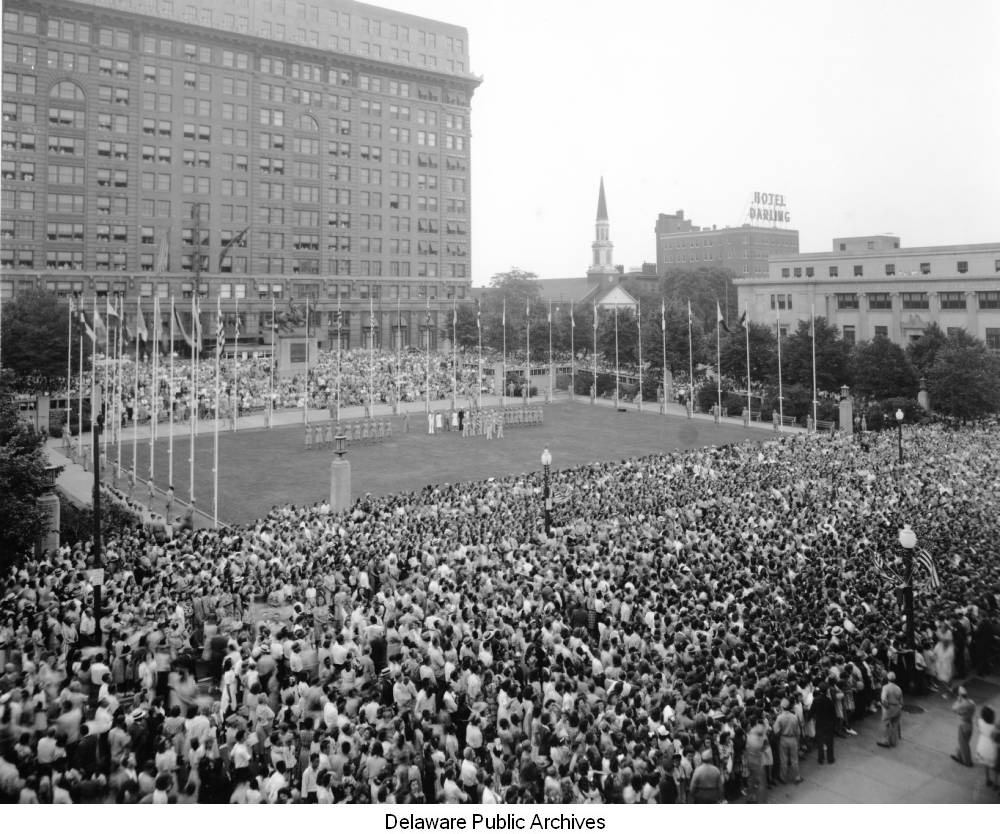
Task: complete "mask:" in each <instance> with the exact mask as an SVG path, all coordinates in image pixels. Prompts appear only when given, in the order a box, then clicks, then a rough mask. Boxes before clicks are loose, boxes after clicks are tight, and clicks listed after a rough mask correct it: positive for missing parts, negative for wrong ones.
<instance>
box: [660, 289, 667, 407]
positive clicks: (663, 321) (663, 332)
mask: <svg viewBox="0 0 1000 834" xmlns="http://www.w3.org/2000/svg"><path fill="white" fill-rule="evenodd" d="M660 337H661V339H662V341H663V370H662V371H661V373H660V379H661V380H662V383H661V385H662V388H663V400H662V401H661V402H660V414H666V413H667V303H666V301H665V300H664V299H662V298H661V299H660Z"/></svg>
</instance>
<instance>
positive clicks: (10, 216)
mask: <svg viewBox="0 0 1000 834" xmlns="http://www.w3.org/2000/svg"><path fill="white" fill-rule="evenodd" d="M479 83H480V79H479V78H477V77H476V76H475V75H473V74H472V73H471V72H470V70H469V41H468V33H467V31H466V29H464V28H463V27H460V26H455V25H451V24H448V23H442V22H439V21H435V20H428V19H425V18H421V17H415V16H412V15H407V14H402V13H399V12H395V11H390V10H387V9H382V8H378V7H376V6H371V5H366V4H363V3H355V2H349V1H348V0H302V1H300V0H231V2H226V3H222V2H217V0H78V1H77V2H69V0H6V2H5V3H4V8H3V147H2V153H3V174H2V176H3V179H2V182H0V185H2V195H3V215H2V231H0V235H2V241H0V243H2V252H0V291H2V293H3V295H4V297H5V298H10V297H12V296H14V295H16V294H17V293H19V292H22V291H24V290H26V289H28V288H31V287H44V288H49V289H51V290H54V291H56V292H58V293H60V294H61V295H63V296H69V295H71V294H73V293H78V294H80V295H81V296H82V297H83V298H84V299H85V300H89V299H90V298H92V297H93V296H95V295H96V296H97V297H99V298H102V299H103V297H104V296H106V295H109V294H110V295H112V296H113V295H116V294H121V295H123V296H124V299H125V309H126V310H127V311H128V314H129V317H130V318H131V317H133V316H134V310H135V300H136V298H137V297H141V298H143V299H144V302H143V306H144V309H145V311H146V315H147V316H148V315H149V314H150V313H151V311H152V307H153V297H154V296H158V297H159V298H160V299H161V304H162V308H165V307H166V306H167V304H168V301H167V299H168V298H170V297H171V296H173V297H174V298H175V299H176V300H177V302H178V305H179V307H180V309H182V310H185V311H189V310H190V307H191V302H190V300H188V299H191V297H192V296H193V295H195V294H197V295H198V296H199V297H200V298H201V299H202V303H201V309H202V311H203V316H204V320H203V330H204V332H205V333H206V334H212V335H213V337H214V333H215V328H214V326H209V323H208V318H209V317H210V316H214V308H215V306H216V298H217V297H218V298H221V299H222V304H223V308H224V310H225V311H226V312H227V318H228V321H229V333H228V344H229V345H230V346H231V345H232V338H233V335H234V331H235V326H234V325H235V321H234V314H235V312H236V310H237V306H238V309H239V316H240V320H241V326H240V334H241V335H240V345H241V346H245V347H248V348H250V347H253V346H257V345H261V346H263V345H264V344H265V343H268V342H269V341H270V327H269V312H268V311H269V310H270V307H271V304H272V301H274V302H275V303H276V304H277V306H278V307H279V308H282V309H287V306H288V302H289V301H290V300H291V301H293V302H295V303H296V304H297V306H298V307H299V308H300V309H301V308H302V307H303V306H304V302H305V300H306V299H309V300H310V307H311V311H312V323H313V328H314V332H315V334H316V339H317V342H319V343H321V344H324V345H329V344H330V342H331V341H333V340H335V339H337V338H339V339H340V341H341V342H342V343H343V344H344V345H349V346H352V347H353V346H358V345H367V344H368V343H369V342H370V341H371V340H374V342H375V344H377V345H381V346H385V347H395V346H396V345H423V344H427V343H430V344H431V345H435V344H437V342H438V338H439V336H441V338H442V339H443V335H441V334H442V333H443V332H445V331H446V329H447V328H446V324H450V320H451V309H450V308H451V306H452V304H453V303H455V301H456V300H461V299H466V298H468V290H469V286H470V284H471V245H470V240H471V224H470V220H471V197H470V193H471V179H470V177H471V172H470V158H471V106H470V105H471V99H472V96H473V93H474V91H475V89H476V87H477V86H478V84H479ZM372 306H373V307H374V308H375V312H374V316H371V315H370V314H369V308H370V307H372ZM397 306H398V307H399V310H400V312H399V314H397ZM338 307H340V308H342V309H343V310H344V311H345V313H344V316H343V318H341V319H340V322H341V324H342V325H343V328H342V329H340V328H337V326H336V325H337V321H338V319H337V312H336V311H337V308H338ZM185 315H187V316H189V315H190V313H189V312H185ZM373 320H374V321H373ZM189 323H190V320H189ZM207 341H208V343H209V344H211V342H212V338H211V337H210V338H209V339H208V340H207Z"/></svg>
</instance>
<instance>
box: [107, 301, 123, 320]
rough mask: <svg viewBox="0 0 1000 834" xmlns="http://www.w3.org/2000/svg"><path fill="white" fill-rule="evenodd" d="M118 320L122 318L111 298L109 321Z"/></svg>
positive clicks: (109, 302)
mask: <svg viewBox="0 0 1000 834" xmlns="http://www.w3.org/2000/svg"><path fill="white" fill-rule="evenodd" d="M117 318H121V317H120V316H119V315H118V311H117V310H116V309H115V305H114V304H112V303H111V299H110V298H109V299H108V321H111V319H117Z"/></svg>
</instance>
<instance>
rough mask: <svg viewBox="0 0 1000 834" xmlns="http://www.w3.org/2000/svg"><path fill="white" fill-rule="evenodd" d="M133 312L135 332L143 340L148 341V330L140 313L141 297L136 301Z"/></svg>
mask: <svg viewBox="0 0 1000 834" xmlns="http://www.w3.org/2000/svg"><path fill="white" fill-rule="evenodd" d="M135 306H136V312H135V332H136V335H137V336H138V337H139V338H140V339H142V340H143V341H144V342H148V341H149V332H148V331H147V330H146V319H145V318H144V317H143V315H142V299H141V298H140V299H139V300H137V301H136V304H135Z"/></svg>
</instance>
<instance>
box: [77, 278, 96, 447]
mask: <svg viewBox="0 0 1000 834" xmlns="http://www.w3.org/2000/svg"><path fill="white" fill-rule="evenodd" d="M74 294H75V293H74ZM79 301H80V318H81V319H84V315H83V296H82V295H81V296H80V298H79ZM84 320H85V319H84ZM83 331H84V328H83V327H82V326H80V376H79V380H80V381H79V384H78V385H77V396H76V453H77V455H78V456H80V455H82V454H83ZM90 403H91V408H92V409H93V404H94V401H93V400H91V401H90Z"/></svg>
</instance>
